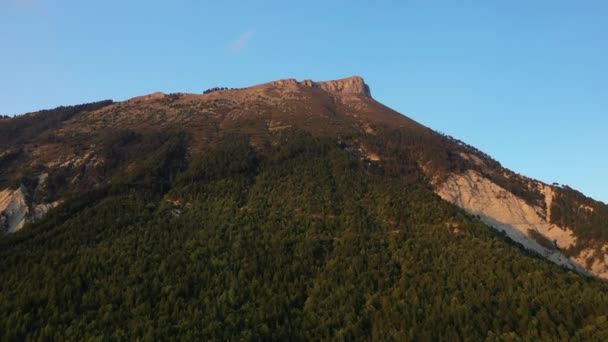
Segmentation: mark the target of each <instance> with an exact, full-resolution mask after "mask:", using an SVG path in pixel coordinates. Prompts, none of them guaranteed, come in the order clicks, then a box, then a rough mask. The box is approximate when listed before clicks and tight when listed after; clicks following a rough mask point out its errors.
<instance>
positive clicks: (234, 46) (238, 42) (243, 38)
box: [228, 29, 255, 52]
mask: <svg viewBox="0 0 608 342" xmlns="http://www.w3.org/2000/svg"><path fill="white" fill-rule="evenodd" d="M254 35H255V29H250V30H247V31H245V32H243V33H241V34H240V35H239V36H238V38H237V39H235V40H234V41H233V42H232V43H230V44H229V45H228V48H229V49H230V50H231V51H233V52H239V51H241V50H243V49H244V48H245V47H247V45H249V42H251V39H253V36H254Z"/></svg>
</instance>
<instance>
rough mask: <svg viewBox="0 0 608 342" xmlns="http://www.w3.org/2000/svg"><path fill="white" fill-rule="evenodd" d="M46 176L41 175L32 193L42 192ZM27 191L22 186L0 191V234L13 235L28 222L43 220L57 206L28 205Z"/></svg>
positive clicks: (53, 204)
mask: <svg viewBox="0 0 608 342" xmlns="http://www.w3.org/2000/svg"><path fill="white" fill-rule="evenodd" d="M47 177H48V175H47V174H41V175H40V176H39V178H38V185H37V187H36V189H35V190H34V191H42V189H43V188H44V187H45V186H46V179H47ZM26 193H27V189H26V188H25V187H24V186H23V185H22V186H20V187H19V188H18V189H3V190H0V233H14V232H17V231H19V230H21V229H22V228H23V226H24V225H25V224H26V223H27V222H29V221H34V220H38V219H41V218H43V217H44V216H45V215H46V214H47V213H48V212H49V210H51V209H52V208H55V207H56V206H58V205H59V202H58V201H55V202H52V203H30V202H28V197H27V196H26Z"/></svg>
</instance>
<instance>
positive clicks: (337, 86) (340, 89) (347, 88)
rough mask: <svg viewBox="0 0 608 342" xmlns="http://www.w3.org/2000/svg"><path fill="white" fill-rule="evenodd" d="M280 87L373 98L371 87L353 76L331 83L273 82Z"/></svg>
mask: <svg viewBox="0 0 608 342" xmlns="http://www.w3.org/2000/svg"><path fill="white" fill-rule="evenodd" d="M273 83H275V84H277V85H279V86H297V85H300V86H306V87H311V88H319V89H323V90H325V91H326V92H329V93H335V94H359V95H364V96H367V97H370V98H371V97H372V94H371V91H370V89H369V86H368V85H367V84H366V83H365V81H364V80H363V78H362V77H361V76H351V77H347V78H342V79H338V80H331V81H320V82H318V81H313V80H304V81H301V82H298V81H297V80H295V79H293V78H290V79H284V80H279V81H275V82H273Z"/></svg>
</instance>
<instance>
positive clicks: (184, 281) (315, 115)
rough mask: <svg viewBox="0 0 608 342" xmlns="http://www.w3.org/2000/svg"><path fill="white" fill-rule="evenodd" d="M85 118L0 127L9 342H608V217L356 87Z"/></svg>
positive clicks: (86, 110) (2, 293) (242, 95)
mask: <svg viewBox="0 0 608 342" xmlns="http://www.w3.org/2000/svg"><path fill="white" fill-rule="evenodd" d="M68 108H71V109H68V110H66V109H65V108H59V109H57V110H52V111H44V112H39V113H33V114H28V115H26V116H21V117H17V118H13V119H3V120H2V121H0V132H1V131H6V132H9V131H10V132H12V133H11V134H13V136H12V138H10V139H8V140H6V142H3V144H5V145H3V146H4V147H5V150H4V152H2V154H1V155H0V166H1V168H0V176H1V177H2V178H1V179H0V181H1V182H2V183H1V187H0V224H1V226H0V227H1V228H2V229H4V230H5V231H8V232H16V233H14V234H5V235H4V236H2V237H0V274H1V275H2V279H3V280H2V282H0V331H1V332H2V334H3V335H2V339H5V340H24V339H59V340H66V339H67V340H86V339H129V340H133V339H137V338H142V339H144V338H145V339H149V340H164V339H190V340H213V339H216V340H232V339H293V340H319V339H349V340H352V339H379V340H387V339H396V340H408V339H409V340H426V339H441V340H454V339H459V338H463V337H464V336H466V337H468V338H471V339H473V340H477V339H484V338H487V339H490V340H505V339H512V340H517V339H520V338H521V339H533V340H538V339H554V338H556V337H559V338H560V339H575V340H577V339H578V340H589V339H597V340H605V339H606V338H608V335H607V334H608V322H607V320H606V317H607V316H608V309H607V308H608V305H607V304H608V296H607V294H608V285H607V284H606V283H604V282H603V281H600V280H597V279H594V278H590V277H588V275H590V274H593V275H596V276H600V277H606V276H607V275H608V272H607V266H606V264H607V260H606V255H607V254H608V253H607V252H608V250H607V248H606V247H605V246H606V243H607V242H608V236H607V235H608V233H606V232H607V230H608V227H606V224H607V222H608V213H607V206H606V205H605V204H603V203H601V202H596V201H593V200H591V199H589V198H586V197H585V196H584V195H582V194H580V193H578V192H575V191H574V190H572V189H570V188H567V187H559V186H552V185H546V184H543V183H541V182H538V181H535V180H532V179H529V178H526V177H524V176H521V175H517V174H515V173H513V172H511V171H509V170H507V169H504V168H503V167H502V166H501V165H500V164H499V163H498V162H497V161H495V160H493V159H492V158H490V157H489V156H488V155H486V154H484V153H483V152H481V151H478V150H477V149H475V148H473V147H472V146H469V145H467V144H465V143H463V142H461V141H458V140H456V139H453V138H451V137H447V136H444V135H442V134H439V133H437V132H435V131H433V130H431V129H429V128H427V127H424V126H422V125H420V124H418V123H417V122H415V121H413V120H411V119H409V118H407V117H405V116H403V115H401V114H399V113H397V112H395V111H393V110H391V109H390V108H388V107H386V106H384V105H382V104H380V103H378V102H377V101H375V100H374V99H373V98H372V97H371V91H370V89H369V87H368V86H367V85H366V84H365V82H364V81H363V79H361V78H360V77H352V78H348V79H343V80H336V81H328V82H313V81H302V82H298V81H295V80H281V81H276V82H271V83H267V84H262V85H258V86H253V87H250V88H244V89H223V88H217V89H212V90H210V91H206V92H205V93H204V94H168V95H165V94H162V93H155V94H151V95H146V96H142V97H138V98H134V99H131V100H128V101H124V102H119V103H112V102H101V103H97V104H91V105H82V106H75V107H68ZM62 113H68V114H65V115H64V114H62ZM30 120H33V121H36V120H40V122H41V124H40V125H39V126H36V125H32V127H39V128H32V129H25V128H24V127H29V126H28V125H25V124H23V122H27V121H30ZM19 127H21V128H19ZM32 132H34V133H32ZM458 207H460V208H458ZM463 209H464V210H463ZM489 227H493V228H494V229H492V228H489ZM544 259H547V260H550V261H552V262H553V263H549V262H547V261H546V260H544ZM555 264H557V265H555Z"/></svg>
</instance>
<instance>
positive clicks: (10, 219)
mask: <svg viewBox="0 0 608 342" xmlns="http://www.w3.org/2000/svg"><path fill="white" fill-rule="evenodd" d="M29 211H30V210H29V207H28V205H27V203H26V200H25V193H24V189H23V187H20V188H18V189H16V190H11V189H4V190H2V191H0V231H2V232H7V233H14V232H16V231H18V230H20V229H21V228H23V226H24V225H25V221H26V218H27V215H28V214H29Z"/></svg>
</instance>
